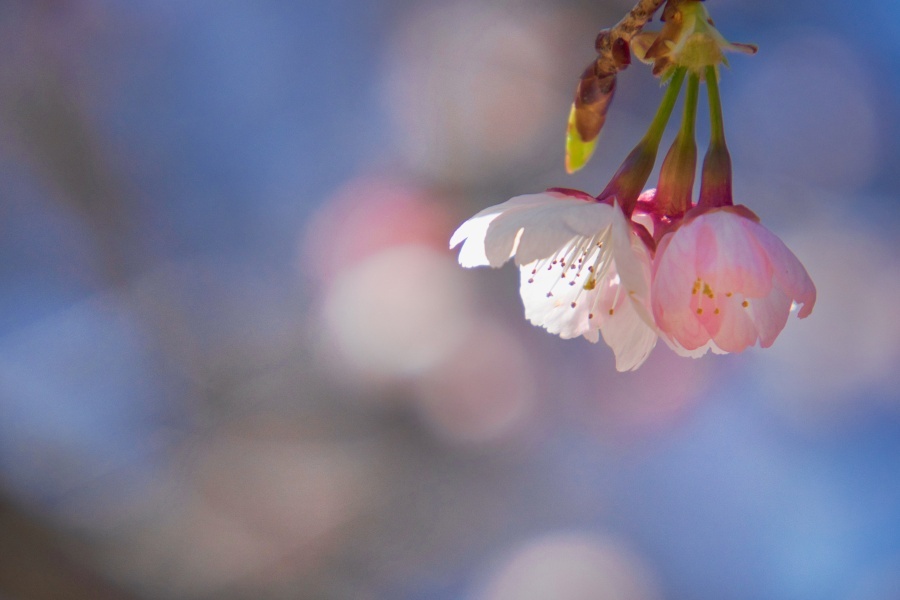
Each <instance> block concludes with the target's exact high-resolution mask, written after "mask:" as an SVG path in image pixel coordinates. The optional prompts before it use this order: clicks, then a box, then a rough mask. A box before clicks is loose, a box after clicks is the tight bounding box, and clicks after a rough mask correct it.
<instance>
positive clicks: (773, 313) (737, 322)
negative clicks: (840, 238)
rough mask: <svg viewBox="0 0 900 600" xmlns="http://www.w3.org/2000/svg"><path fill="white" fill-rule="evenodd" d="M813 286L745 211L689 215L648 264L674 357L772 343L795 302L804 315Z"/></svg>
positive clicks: (774, 238)
mask: <svg viewBox="0 0 900 600" xmlns="http://www.w3.org/2000/svg"><path fill="white" fill-rule="evenodd" d="M815 302H816V288H815V286H814V285H813V282H812V280H810V278H809V275H808V274H807V272H806V269H804V268H803V265H802V264H800V261H799V260H797V257H796V256H794V254H793V253H792V252H791V251H790V250H788V248H787V246H785V245H784V243H783V242H782V241H781V240H780V239H778V237H777V236H776V235H775V234H773V233H772V232H770V231H769V230H768V229H766V228H765V227H763V226H762V225H760V224H759V222H758V219H757V218H756V216H755V215H753V213H752V212H750V211H749V210H748V209H746V208H745V207H743V206H727V207H721V208H715V209H711V210H708V211H705V212H702V213H701V214H699V215H696V216H692V215H690V213H689V214H688V217H687V218H686V219H685V221H684V222H683V223H682V224H681V226H680V227H678V228H677V229H676V230H675V231H674V232H673V233H670V234H667V235H665V236H663V238H662V239H661V240H660V243H659V247H658V248H657V252H656V259H655V261H654V263H653V313H654V315H655V317H656V324H657V326H658V327H659V331H660V335H661V336H663V338H664V339H665V340H666V342H667V343H668V344H669V345H670V346H671V347H672V348H673V349H674V350H675V351H676V352H678V353H679V354H681V355H683V356H694V357H697V356H701V355H703V354H705V353H706V351H707V350H710V349H711V350H712V351H713V352H717V353H725V352H740V351H742V350H744V349H745V348H747V347H748V346H752V345H754V344H755V343H756V342H757V340H759V343H760V345H761V346H762V347H763V348H767V347H769V346H771V345H772V343H773V342H774V341H775V338H776V337H777V336H778V334H779V333H780V332H781V330H782V329H783V328H784V326H785V323H787V318H788V314H789V313H790V312H791V307H792V305H793V304H794V303H796V304H802V305H803V307H802V308H801V309H800V310H799V313H798V314H799V317H800V318H803V317H806V316H808V315H809V314H810V313H811V312H812V309H813V305H814V304H815Z"/></svg>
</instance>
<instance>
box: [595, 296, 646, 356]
mask: <svg viewBox="0 0 900 600" xmlns="http://www.w3.org/2000/svg"><path fill="white" fill-rule="evenodd" d="M635 307H636V304H635V303H634V302H630V301H626V302H622V303H621V305H620V306H619V307H617V308H616V310H615V312H614V313H613V314H612V315H611V316H609V317H608V318H607V319H606V320H605V321H604V323H603V329H601V330H600V331H601V332H602V333H603V341H605V342H606V343H607V344H608V345H609V347H610V348H612V349H613V352H614V353H615V355H616V369H617V370H619V371H633V370H635V369H637V368H638V367H640V366H641V365H642V364H644V361H645V360H647V357H648V356H650V352H651V351H652V350H653V348H654V347H655V346H656V339H657V335H656V331H655V330H654V329H653V328H652V327H650V326H649V325H647V323H645V322H644V319H643V318H642V317H641V316H640V315H639V314H638V311H637V310H636V308H635Z"/></svg>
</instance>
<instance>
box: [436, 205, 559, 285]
mask: <svg viewBox="0 0 900 600" xmlns="http://www.w3.org/2000/svg"><path fill="white" fill-rule="evenodd" d="M547 196H548V195H547V194H528V195H525V196H516V197H515V198H512V199H511V200H507V201H506V202H503V203H502V204H496V205H494V206H489V207H488V208H485V209H484V210H482V211H480V212H479V213H477V214H476V215H475V216H473V217H472V218H470V219H468V220H467V221H466V222H464V223H463V224H462V225H460V226H459V227H458V228H457V230H456V231H455V232H454V233H453V236H451V238H450V248H451V249H452V248H455V247H456V246H458V245H459V244H460V242H464V243H463V246H462V248H461V249H460V252H459V264H460V265H462V266H463V267H466V268H471V267H483V266H487V265H490V266H492V267H499V266H501V265H502V264H503V263H505V262H506V261H507V260H509V259H510V258H511V257H512V251H510V253H509V254H507V256H506V257H505V258H503V259H502V260H499V261H495V262H490V261H489V260H488V257H487V254H486V252H485V240H486V237H487V233H488V227H489V226H490V224H491V223H492V222H493V221H494V220H495V219H497V217H499V216H500V215H501V214H504V213H509V212H512V211H516V210H521V209H526V208H528V207H530V206H534V205H540V204H544V203H545V202H546V201H547Z"/></svg>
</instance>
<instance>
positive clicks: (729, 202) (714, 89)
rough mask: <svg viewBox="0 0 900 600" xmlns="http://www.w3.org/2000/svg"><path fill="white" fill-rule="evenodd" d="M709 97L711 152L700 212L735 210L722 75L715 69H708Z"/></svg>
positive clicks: (703, 179) (706, 159)
mask: <svg viewBox="0 0 900 600" xmlns="http://www.w3.org/2000/svg"><path fill="white" fill-rule="evenodd" d="M706 93H707V96H708V98H709V120H710V136H709V148H708V149H707V151H706V156H705V157H704V159H703V174H702V176H701V180H700V201H699V202H698V204H697V206H698V207H700V208H715V207H719V206H733V205H734V199H733V196H732V182H731V155H730V154H729V152H728V146H727V145H726V143H725V122H724V119H723V118H722V101H721V98H720V97H719V73H718V70H717V69H716V67H715V66H712V65H710V66H708V67H706Z"/></svg>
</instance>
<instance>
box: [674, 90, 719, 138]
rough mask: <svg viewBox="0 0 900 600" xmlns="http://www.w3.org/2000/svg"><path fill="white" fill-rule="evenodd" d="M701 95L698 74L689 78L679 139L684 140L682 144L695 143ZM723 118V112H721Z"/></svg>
mask: <svg viewBox="0 0 900 600" xmlns="http://www.w3.org/2000/svg"><path fill="white" fill-rule="evenodd" d="M699 95H700V77H699V76H698V75H697V74H696V73H691V74H690V75H689V76H688V85H687V92H685V96H684V117H683V118H682V120H681V130H680V131H679V132H678V135H679V137H682V138H684V139H683V140H682V143H689V141H690V142H693V141H694V129H695V125H696V123H697V98H698V96H699ZM719 113H720V114H719V116H720V117H721V111H719Z"/></svg>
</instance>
